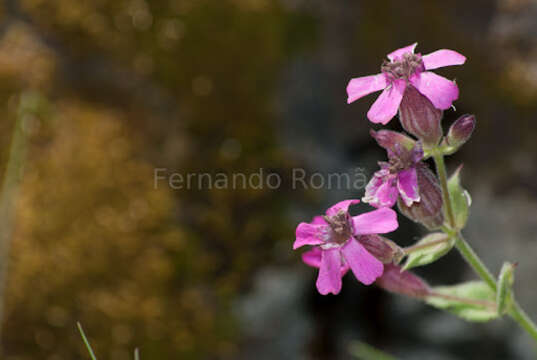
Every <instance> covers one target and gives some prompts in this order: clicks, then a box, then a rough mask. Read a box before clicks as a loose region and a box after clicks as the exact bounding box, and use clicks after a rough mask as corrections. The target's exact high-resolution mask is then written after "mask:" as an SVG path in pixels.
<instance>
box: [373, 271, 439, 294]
mask: <svg viewBox="0 0 537 360" xmlns="http://www.w3.org/2000/svg"><path fill="white" fill-rule="evenodd" d="M375 283H376V284H377V285H378V286H379V287H381V288H383V289H384V290H387V291H390V292H393V293H397V294H403V295H407V296H411V297H418V298H422V297H425V296H427V295H429V293H430V291H431V290H430V288H429V285H427V283H426V282H425V281H424V280H423V279H422V278H420V277H418V276H417V275H414V274H413V273H411V272H410V271H403V272H401V267H399V266H397V265H394V264H388V265H384V273H383V274H382V276H381V277H379V278H378V279H377V281H376V282H375Z"/></svg>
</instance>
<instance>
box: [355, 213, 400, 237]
mask: <svg viewBox="0 0 537 360" xmlns="http://www.w3.org/2000/svg"><path fill="white" fill-rule="evenodd" d="M352 222H353V225H354V235H367V234H384V233H388V232H391V231H394V230H395V229H397V227H398V226H399V224H398V223H397V214H396V213H395V211H393V210H392V209H390V208H386V207H385V208H380V209H377V210H373V211H370V212H367V213H365V214H361V215H358V216H353V218H352Z"/></svg>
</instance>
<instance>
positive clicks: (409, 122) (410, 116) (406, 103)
mask: <svg viewBox="0 0 537 360" xmlns="http://www.w3.org/2000/svg"><path fill="white" fill-rule="evenodd" d="M399 119H400V120H401V125H402V126H403V128H404V129H405V130H406V131H407V132H409V133H411V134H412V135H415V136H416V137H417V138H418V139H420V140H421V141H422V142H423V144H424V145H426V146H435V145H437V144H438V142H439V141H440V138H441V137H442V127H441V125H440V120H441V119H442V111H441V110H439V109H437V108H435V107H434V105H433V104H432V103H431V101H429V99H427V98H426V97H425V96H423V95H422V94H420V92H419V91H418V90H416V88H415V87H413V86H412V85H409V86H408V87H407V88H406V90H405V94H404V96H403V100H402V101H401V105H400V106H399Z"/></svg>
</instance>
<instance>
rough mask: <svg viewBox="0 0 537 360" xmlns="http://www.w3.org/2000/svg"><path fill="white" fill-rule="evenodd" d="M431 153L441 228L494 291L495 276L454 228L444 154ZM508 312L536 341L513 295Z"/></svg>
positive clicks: (535, 329) (534, 327)
mask: <svg viewBox="0 0 537 360" xmlns="http://www.w3.org/2000/svg"><path fill="white" fill-rule="evenodd" d="M432 155H433V158H434V162H435V165H436V172H437V174H438V179H439V180H440V186H441V188H442V198H443V199H444V208H445V213H446V217H447V223H448V224H447V225H448V226H445V227H444V228H443V229H444V232H446V234H448V235H450V236H454V237H455V247H456V248H457V250H459V252H460V253H461V255H462V257H463V258H464V259H465V260H466V261H467V262H468V264H470V266H471V267H472V268H473V269H474V271H475V272H476V273H477V274H478V275H479V276H480V277H481V279H482V280H483V281H484V282H486V283H487V285H488V286H490V288H491V289H492V290H493V291H494V292H496V291H497V288H498V285H497V283H496V278H495V277H494V276H493V275H492V273H491V272H490V270H489V269H488V268H487V267H486V265H485V264H484V263H483V261H481V259H480V258H479V256H478V255H477V254H476V253H475V251H474V250H473V249H472V247H471V246H470V244H468V243H467V242H466V240H464V238H463V237H462V234H461V233H460V231H457V230H455V229H456V224H455V214H454V213H453V208H452V206H451V200H450V196H449V189H448V185H447V172H446V165H445V163H444V155H443V154H442V153H441V152H439V151H433V154H432ZM508 314H509V316H511V317H512V318H513V319H514V320H515V321H516V322H517V323H518V324H519V325H520V326H521V327H522V328H523V329H524V330H526V332H527V333H528V334H530V335H531V336H532V337H533V339H534V340H535V341H536V342H537V325H535V323H534V322H533V321H532V320H531V319H530V318H529V316H528V315H527V314H526V312H524V310H523V309H522V308H521V307H520V305H519V304H518V303H517V302H516V300H515V299H514V295H513V301H512V305H511V307H510V309H509V312H508Z"/></svg>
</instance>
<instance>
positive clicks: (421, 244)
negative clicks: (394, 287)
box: [402, 233, 453, 271]
mask: <svg viewBox="0 0 537 360" xmlns="http://www.w3.org/2000/svg"><path fill="white" fill-rule="evenodd" d="M452 247H453V241H452V240H451V239H449V238H448V236H447V235H446V234H443V233H432V234H429V235H427V236H425V237H424V238H423V239H421V240H420V241H418V242H417V243H416V244H415V245H413V246H411V247H410V248H408V249H407V250H410V249H412V248H415V249H416V250H413V251H412V252H411V253H410V254H409V255H408V257H407V259H406V262H405V264H404V265H403V269H402V271H405V270H408V269H411V268H413V267H416V266H423V265H427V264H430V263H432V262H434V261H436V260H438V259H439V258H440V257H442V256H444V255H445V254H447V253H448V252H449V250H451V248H452Z"/></svg>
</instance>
